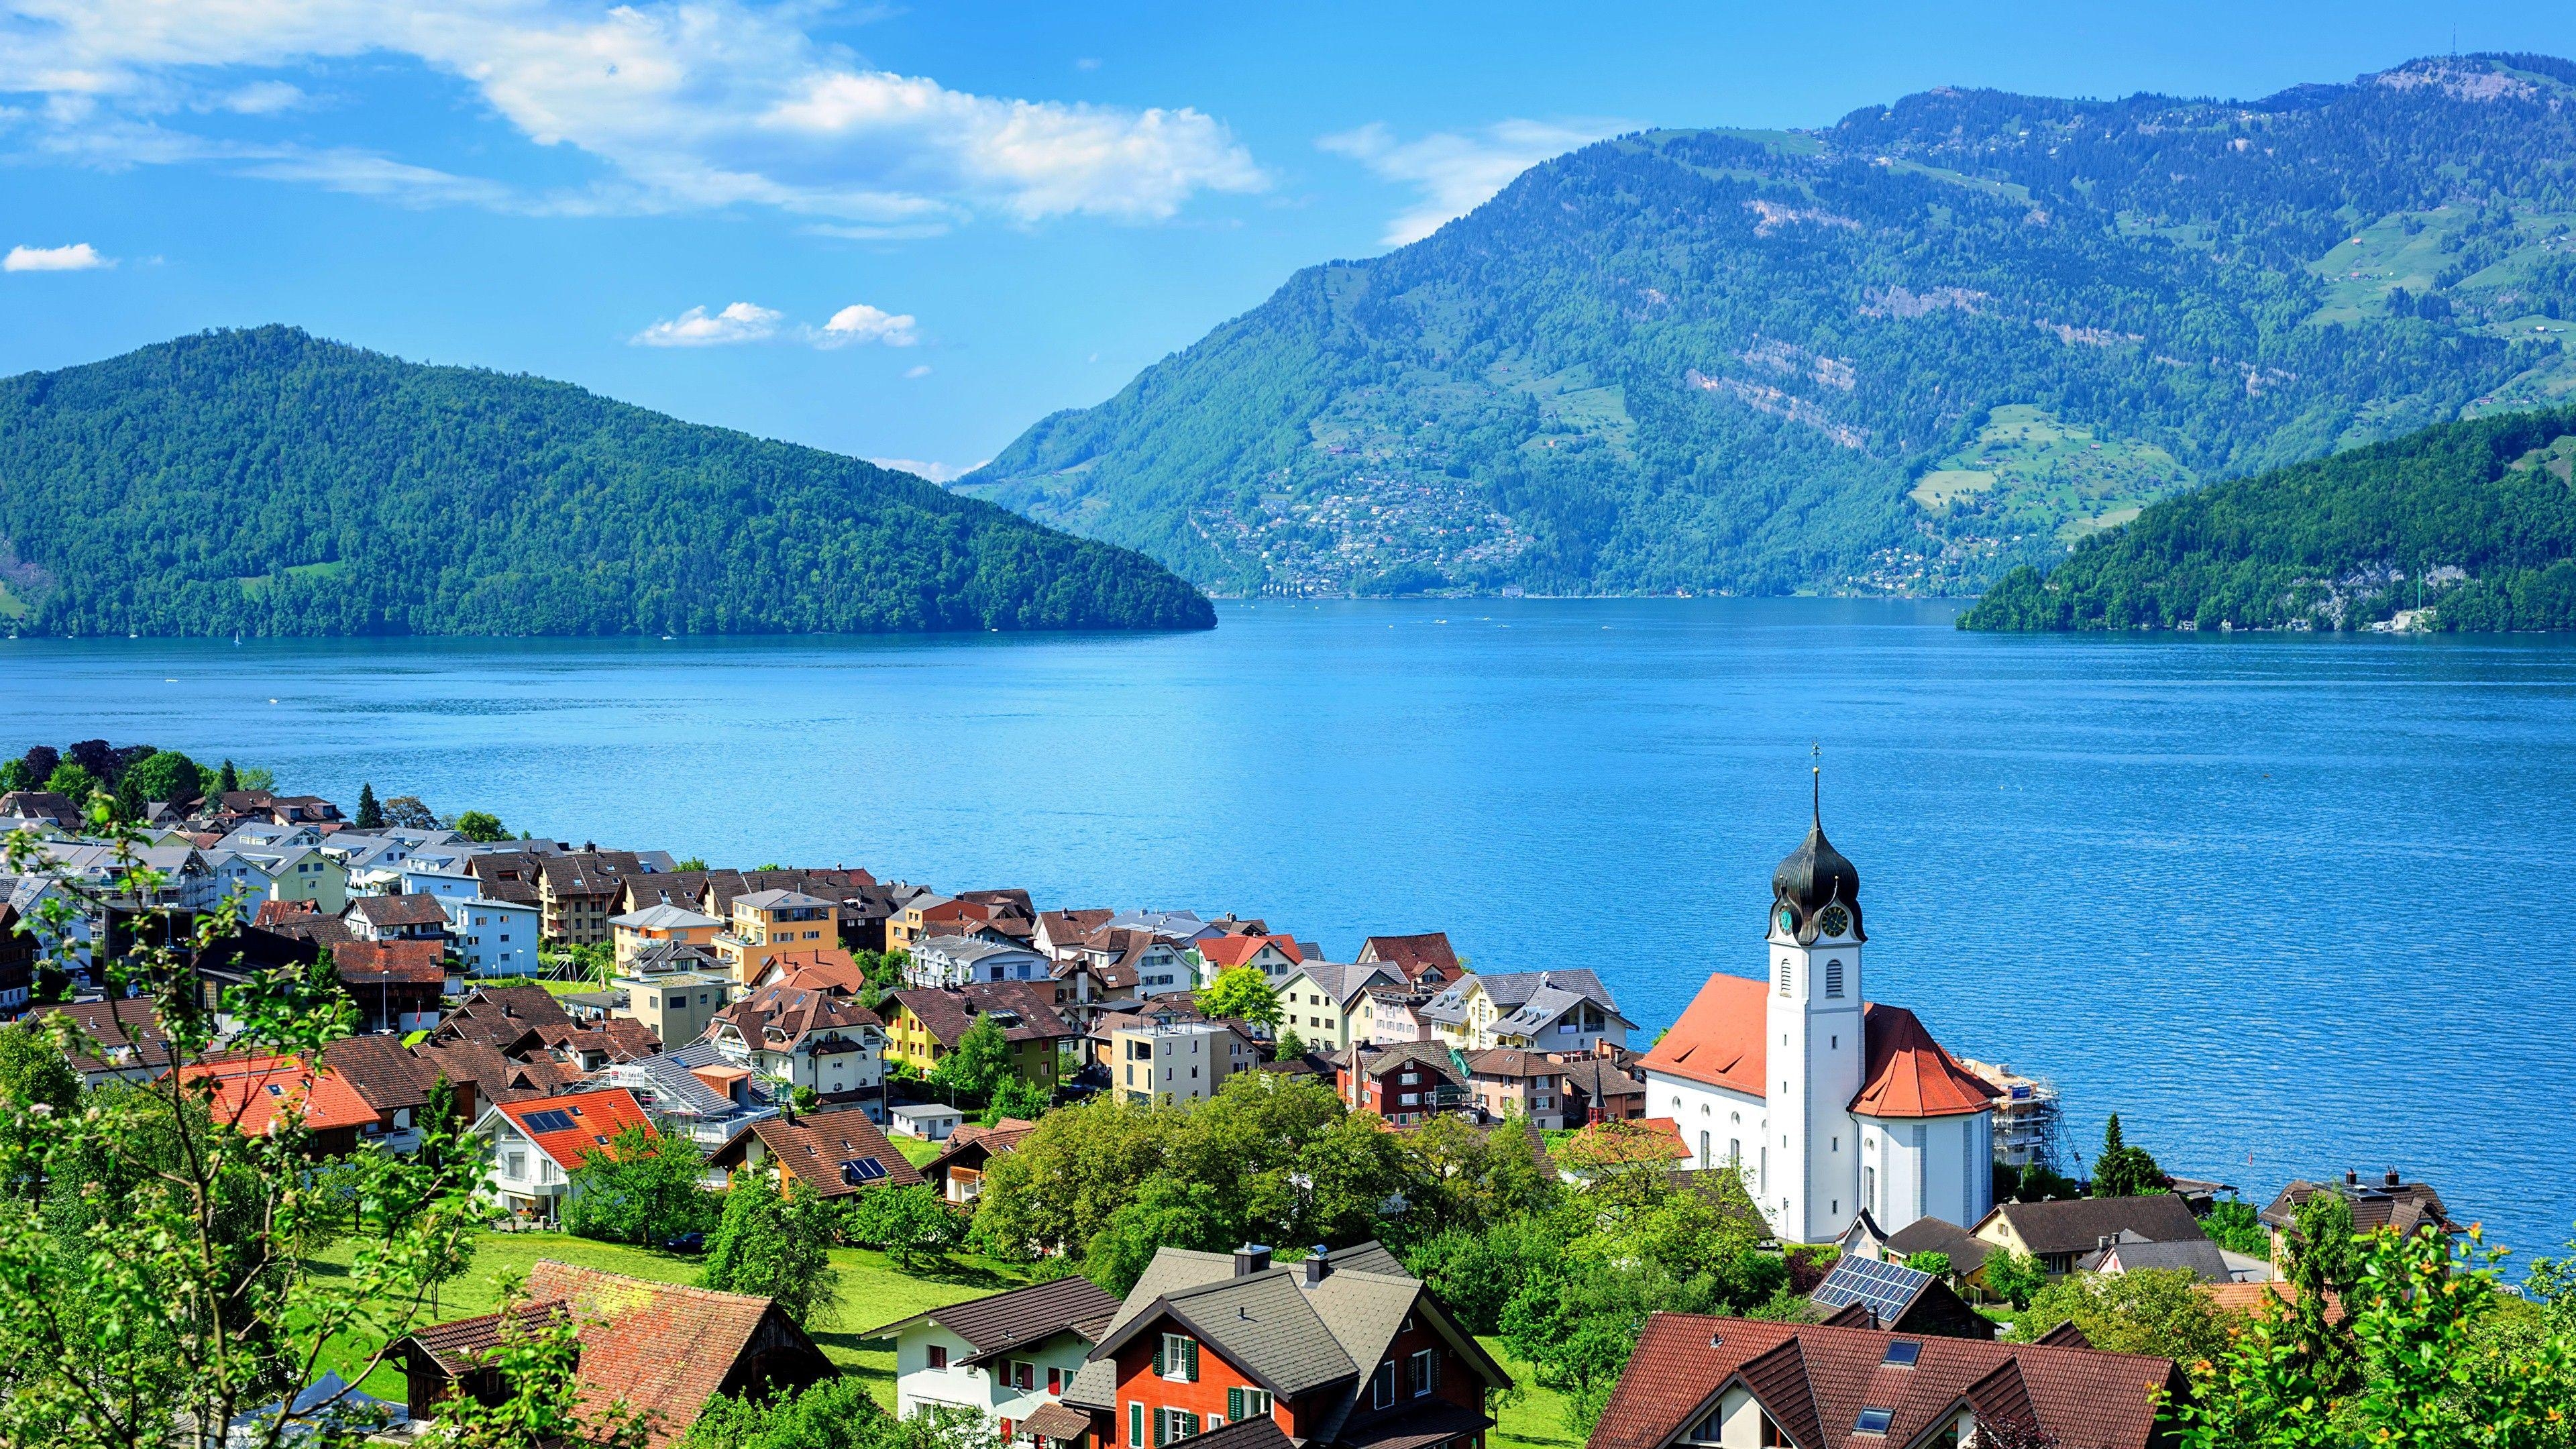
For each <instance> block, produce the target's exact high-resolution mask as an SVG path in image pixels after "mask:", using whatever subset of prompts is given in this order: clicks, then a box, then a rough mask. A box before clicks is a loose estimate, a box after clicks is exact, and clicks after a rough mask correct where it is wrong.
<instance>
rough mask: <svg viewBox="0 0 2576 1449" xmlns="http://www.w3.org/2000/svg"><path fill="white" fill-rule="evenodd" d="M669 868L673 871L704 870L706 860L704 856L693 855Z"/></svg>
mask: <svg viewBox="0 0 2576 1449" xmlns="http://www.w3.org/2000/svg"><path fill="white" fill-rule="evenodd" d="M671 868H672V869H673V870H705V869H706V868H707V860H706V857H705V856H702V855H693V856H690V857H689V858H688V859H686V860H684V861H681V862H680V863H679V864H678V865H675V866H673V867H671Z"/></svg>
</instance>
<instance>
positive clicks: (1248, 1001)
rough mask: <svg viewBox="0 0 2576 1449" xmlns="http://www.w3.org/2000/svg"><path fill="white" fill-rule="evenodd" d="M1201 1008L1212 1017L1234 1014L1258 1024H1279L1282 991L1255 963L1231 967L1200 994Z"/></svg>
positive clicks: (1235, 1016)
mask: <svg viewBox="0 0 2576 1449" xmlns="http://www.w3.org/2000/svg"><path fill="white" fill-rule="evenodd" d="M1198 1002H1199V1010H1201V1011H1203V1012H1205V1013H1207V1014H1208V1015H1209V1016H1213V1017H1232V1018H1234V1019H1235V1020H1237V1021H1248V1022H1251V1023H1253V1024H1255V1025H1257V1026H1277V1025H1278V1024H1279V993H1278V992H1277V991H1275V990H1273V989H1272V988H1271V985H1270V978H1269V977H1267V976H1265V975H1263V974H1262V971H1261V968H1260V967H1258V966H1252V965H1243V966H1230V967H1227V968H1226V969H1225V970H1223V971H1220V972H1218V973H1217V978H1216V980H1214V981H1212V982H1210V983H1208V985H1207V986H1206V987H1205V988H1203V989H1202V990H1200V992H1199V993H1198Z"/></svg>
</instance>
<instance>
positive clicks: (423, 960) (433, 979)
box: [331, 941, 447, 987]
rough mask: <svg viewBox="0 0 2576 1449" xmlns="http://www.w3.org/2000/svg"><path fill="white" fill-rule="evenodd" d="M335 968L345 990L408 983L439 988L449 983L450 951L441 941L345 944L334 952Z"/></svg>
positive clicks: (332, 957)
mask: <svg viewBox="0 0 2576 1449" xmlns="http://www.w3.org/2000/svg"><path fill="white" fill-rule="evenodd" d="M331 964H332V965H333V966H335V967H337V968H338V969H339V972H340V982H341V984H342V985H344V986H350V987H362V986H373V985H376V984H377V983H379V982H394V981H402V982H408V983H410V984H412V985H414V986H438V985H444V984H445V983H446V981H447V947H446V946H445V945H443V944H441V943H440V942H437V941H342V942H340V943H338V944H337V945H334V946H333V947H332V948H331Z"/></svg>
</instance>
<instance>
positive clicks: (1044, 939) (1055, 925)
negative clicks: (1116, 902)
mask: <svg viewBox="0 0 2576 1449" xmlns="http://www.w3.org/2000/svg"><path fill="white" fill-rule="evenodd" d="M1117 914H1118V913H1117V912H1116V911H1113V910H1108V909H1106V908H1102V909H1098V910H1079V911H1040V912H1038V920H1037V929H1036V931H1035V932H1033V933H1032V934H1031V935H1030V937H1029V944H1030V945H1032V946H1034V947H1036V948H1037V949H1038V950H1039V951H1041V952H1044V953H1045V954H1046V955H1047V956H1048V957H1049V958H1051V959H1053V960H1057V961H1062V960H1064V959H1065V958H1066V957H1067V956H1068V955H1070V954H1071V953H1072V952H1073V951H1074V950H1075V949H1076V948H1078V947H1080V946H1081V944H1082V939H1083V937H1085V936H1088V935H1090V934H1091V933H1092V932H1094V931H1097V930H1099V929H1100V928H1101V927H1103V926H1105V925H1108V924H1109V919H1110V917H1112V916H1115V915H1117Z"/></svg>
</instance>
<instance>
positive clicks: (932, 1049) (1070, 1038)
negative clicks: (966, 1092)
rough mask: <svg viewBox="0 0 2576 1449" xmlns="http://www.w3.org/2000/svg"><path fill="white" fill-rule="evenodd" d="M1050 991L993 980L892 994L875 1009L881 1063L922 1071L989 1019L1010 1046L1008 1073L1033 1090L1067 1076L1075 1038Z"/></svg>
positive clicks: (1077, 1036) (1078, 1037)
mask: <svg viewBox="0 0 2576 1449" xmlns="http://www.w3.org/2000/svg"><path fill="white" fill-rule="evenodd" d="M1053 996H1054V992H1053V990H1052V988H1051V987H1050V986H1049V985H1048V984H1046V983H1041V982H1027V981H993V982H985V983H981V984H978V985H974V986H968V987H964V988H962V989H959V990H953V991H944V990H937V989H930V988H923V989H919V990H913V991H898V992H895V993H893V994H892V995H890V996H888V997H886V999H885V1000H884V1002H883V1003H881V1004H880V1005H879V1006H878V1008H877V1014H878V1015H879V1016H882V1017H883V1018H885V1024H886V1048H885V1054H886V1060H887V1061H889V1062H902V1063H903V1064H905V1065H906V1066H909V1067H911V1068H912V1069H913V1070H914V1071H917V1072H922V1073H928V1072H929V1071H930V1070H931V1068H933V1067H936V1066H937V1065H939V1062H940V1059H941V1058H943V1057H945V1056H947V1055H948V1054H949V1053H950V1052H952V1051H955V1050H956V1049H957V1044H958V1043H959V1042H960V1041H963V1040H965V1037H966V1033H967V1032H968V1031H969V1030H971V1029H972V1028H973V1027H974V1025H975V1020H976V1018H978V1017H984V1016H989V1017H991V1018H993V1021H994V1024H995V1025H996V1026H999V1027H1000V1028H1001V1029H1002V1035H1003V1038H1004V1039H1005V1040H1006V1041H1008V1042H1009V1043H1010V1055H1011V1066H1012V1069H1013V1070H1015V1071H1017V1072H1018V1073H1019V1074H1020V1076H1021V1077H1022V1078H1024V1079H1026V1080H1028V1081H1030V1082H1032V1083H1034V1084H1036V1085H1038V1086H1041V1087H1052V1086H1054V1085H1055V1084H1056V1083H1057V1082H1059V1081H1061V1080H1063V1079H1064V1078H1065V1077H1066V1076H1068V1075H1070V1074H1071V1073H1072V1071H1073V1069H1074V1065H1075V1064H1074V1062H1072V1061H1071V1060H1068V1054H1069V1053H1070V1052H1071V1050H1072V1049H1073V1048H1074V1047H1075V1046H1076V1045H1077V1044H1078V1043H1079V1042H1080V1041H1081V1034H1080V1033H1079V1032H1077V1031H1075V1030H1074V1028H1073V1027H1072V1026H1071V1025H1070V1024H1068V1023H1067V1022H1066V1021H1065V1020H1064V1018H1063V1017H1062V1016H1060V1015H1058V1014H1057V1013H1056V1010H1055V1004H1054V1001H1053V999H1052V998H1053Z"/></svg>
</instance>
